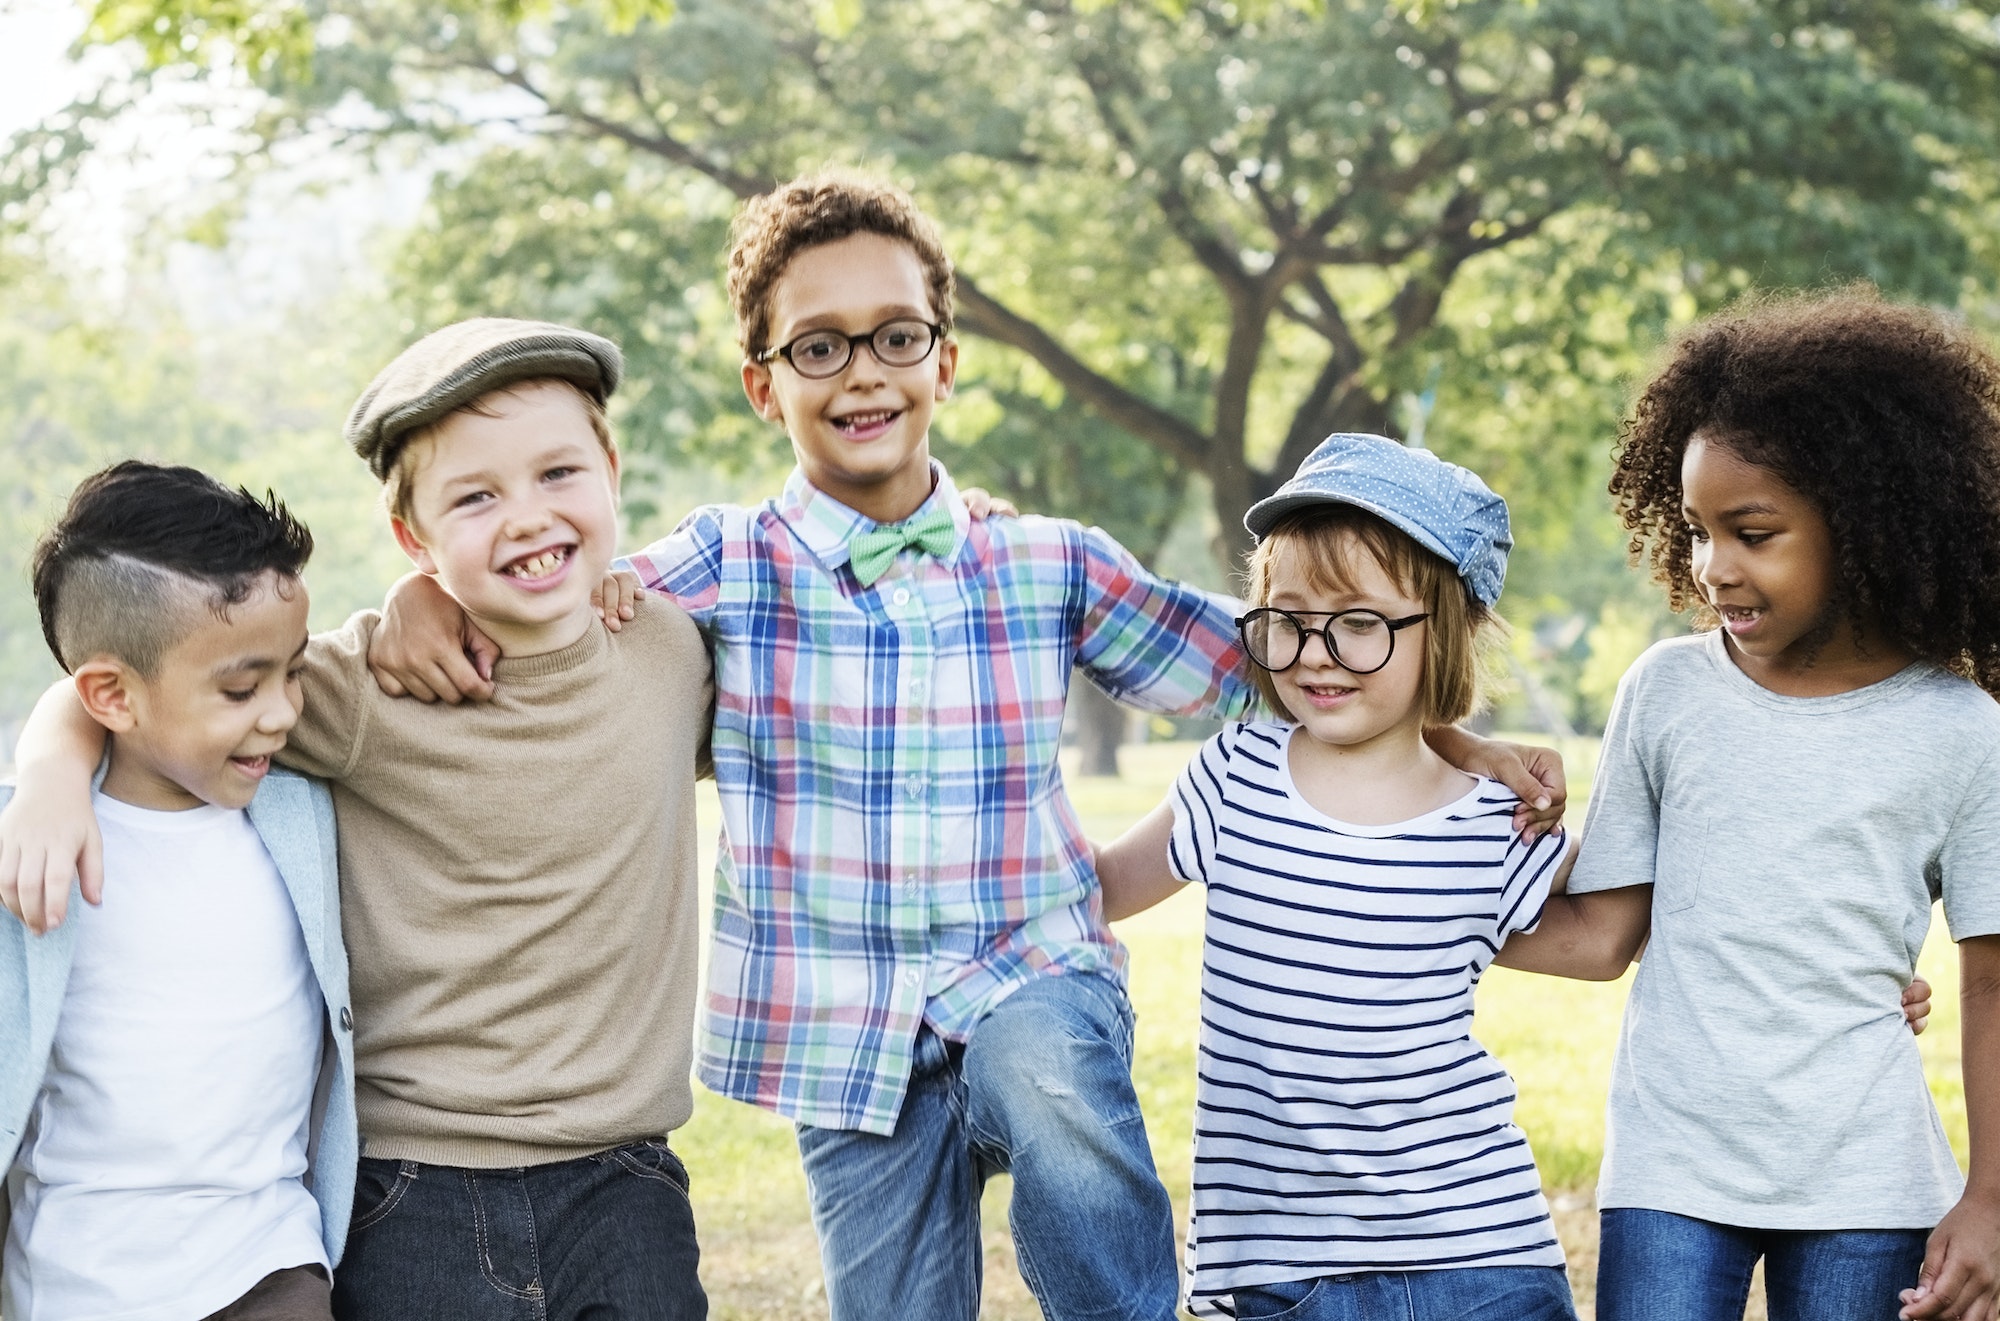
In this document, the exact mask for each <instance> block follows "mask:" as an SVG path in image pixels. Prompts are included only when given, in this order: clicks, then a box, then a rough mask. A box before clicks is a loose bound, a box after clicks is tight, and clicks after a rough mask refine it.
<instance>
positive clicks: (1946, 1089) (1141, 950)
mask: <svg viewBox="0 0 2000 1321" xmlns="http://www.w3.org/2000/svg"><path fill="white" fill-rule="evenodd" d="M1193 750H1194V745H1193V744H1189V743H1165V744H1151V745H1141V746H1137V747H1130V748H1127V749H1125V750H1124V753H1123V770H1124V774H1123V776H1122V777H1121V778H1119V779H1116V780H1108V779H1081V778H1077V779H1072V781H1071V783H1070V791H1071V796H1072V798H1073V799H1074V801H1075V803H1076V806H1077V809H1078V811H1079V813H1080V814H1081V816H1082V818H1083V822H1084V827H1085V829H1086V830H1088V831H1089V832H1090V833H1091V835H1092V836H1093V837H1094V838H1097V839H1109V838H1111V837H1113V836H1115V835H1116V834H1118V833H1119V832H1120V831H1121V830H1123V829H1124V828H1125V826H1127V825H1128V824H1130V823H1131V822H1132V821H1134V820H1136V819H1137V818H1138V817H1139V816H1141V815H1143V814H1144V813H1145V812H1147V811H1149V810H1151V808H1153V807H1154V806H1155V805H1156V804H1157V803H1158V802H1159V801H1160V799H1161V798H1162V797H1163V796H1164V794H1165V793H1166V791H1167V788H1168V787H1169V786H1170V785H1171V784H1172V782H1173V778H1174V776H1175V775H1176V774H1177V773H1178V772H1179V770H1180V768H1181V767H1182V766H1183V765H1184V764H1185V763H1186V761H1187V759H1188V757H1189V755H1190V754H1191V753H1192V752H1193ZM1563 752H1564V756H1565V758H1566V760H1567V764H1568V767H1569V771H1570V776H1571V778H1572V781H1573V782H1574V785H1575V788H1576V792H1575V793H1574V796H1573V798H1572V803H1573V807H1572V811H1571V817H1570V819H1571V821H1572V822H1576V821H1580V820H1581V819H1582V807H1583V803H1584V802H1585V801H1586V800H1587V796H1588V785H1589V776H1590V773H1591V772H1592V771H1593V770H1594V769H1595V764H1596V746H1595V744H1594V743H1593V742H1591V741H1589V740H1583V739H1578V740H1574V741H1572V742H1571V743H1569V744H1568V745H1566V746H1565V747H1564V749H1563ZM703 790H704V795H705V796H704V808H703V810H704V813H705V821H706V825H707V829H706V830H705V832H704V833H705V834H707V835H708V836H709V837H711V838H712V837H713V836H714V834H715V829H714V826H715V821H716V816H715V809H714V801H713V795H712V791H711V790H710V788H709V786H707V785H704V786H703ZM706 863H707V859H706V858H704V865H706ZM1942 927H1943V923H1942V922H1934V923H1933V924H1932V933H1931V939H1930V942H1929V944H1927V945H1926V946H1925V949H1924V954H1923V959H1922V961H1921V964H1920V968H1921V970H1922V972H1923V975H1924V976H1925V977H1926V978H1928V979H1929V980H1930V982H1931V984H1932V985H1933V986H1934V987H1935V988H1936V1010H1935V1013H1934V1016H1933V1018H1932V1020H1931V1026H1930V1030H1929V1031H1928V1032H1927V1033H1926V1034H1925V1035H1924V1038H1923V1055H1924V1061H1925V1067H1926V1069H1927V1071H1928V1072H1929V1075H1930V1080H1931V1091H1932V1094H1933V1095H1934V1096H1935V1097H1936V1098H1937V1103H1938V1109H1939V1111H1940V1112H1941V1113H1942V1114H1943V1116H1944V1123H1945V1131H1946V1132H1947V1133H1948V1134H1949V1135H1950V1137H1951V1141H1952V1145H1953V1148H1954V1149H1955V1150H1956V1151H1957V1152H1958V1153H1959V1159H1960V1160H1961V1161H1963V1160H1964V1153H1965V1105H1964V1096H1963V1093H1962V1091H1961V1089H1960V1086H1959V1077H1958V967H1957V961H1956V958H1955V956H1954V952H1953V950H1952V948H1951V945H1950V943H1949V941H1948V940H1947V939H1946V938H1945V936H1944V934H1943V931H1942ZM1118 933H1119V935H1120V936H1121V937H1122V938H1123V939H1124V940H1125V942H1126V943H1127V944H1128V945H1129V946H1130V947H1131V950H1132V1003H1133V1007H1134V1009H1135V1010H1136V1011H1137V1013H1138V1016H1139V1029H1138V1045H1137V1052H1136V1059H1135V1061H1134V1064H1133V1070H1132V1072H1133V1081H1134V1082H1135V1084H1136V1085H1137V1087H1138V1092H1139V1100H1140V1103H1141V1104H1142V1105H1143V1106H1144V1108H1145V1111H1146V1122H1147V1131H1148V1133H1149V1134H1150V1135H1151V1138H1152V1143H1153V1155H1154V1159H1155V1160H1156V1161H1157V1162H1158V1163H1159V1166H1160V1177H1161V1178H1162V1179H1163V1180H1164V1181H1165V1183H1166V1185H1167V1189H1168V1191H1169V1192H1170V1193H1172V1194H1173V1199H1174V1208H1175V1212H1176V1215H1177V1216H1178V1217H1179V1219H1180V1223H1181V1224H1182V1225H1183V1226H1184V1225H1185V1224H1186V1216H1187V1188H1188V1167H1189V1154H1190V1142H1191V1127H1192V1123H1193V1112H1194V1050H1195V1004H1196V998H1197V995H1198V985H1197V978H1198V973H1199V971H1200V967H1201V903H1200V897H1199V896H1198V895H1196V894H1192V893H1183V894H1181V895H1179V896H1176V897H1175V898H1174V899H1171V900H1169V901H1168V902H1167V903H1164V904H1162V905H1160V906H1159V907H1158V908H1156V909H1154V910H1153V911H1151V912H1149V913H1145V914H1142V915H1141V916H1139V917H1137V918H1134V919H1133V920H1132V921H1130V922H1126V923H1122V924H1121V925H1120V926H1119V928H1118ZM1628 981H1629V979H1628ZM1628 981H1620V982H1614V983H1603V984H1597V983H1588V982H1569V981H1563V980H1561V979H1559V978H1551V977H1536V976H1532V975H1530V974H1526V973H1517V972H1511V971H1509V970H1507V969H1504V968H1496V969H1494V970H1493V971H1492V972H1491V973H1489V974H1488V976H1487V977H1486V979H1485V980H1484V981H1483V982H1482V984H1481V986H1480V989H1479V994H1478V1003H1479V1012H1478V1016H1477V1019H1476V1022H1475V1026H1474V1031H1475V1033H1476V1034H1477V1035H1478V1037H1479V1039H1480V1040H1481V1041H1482V1042H1483V1043H1485V1045H1486V1046H1487V1047H1488V1049H1490V1050H1491V1051H1492V1052H1493V1053H1494V1054H1495V1055H1496V1056H1498V1057H1499V1059H1500V1060H1501V1062H1502V1063H1504V1064H1505V1065H1506V1066H1507V1067H1508V1069H1509V1070H1511V1071H1512V1072H1513V1075H1514V1077H1515V1080H1516V1081H1517V1083H1518V1084H1519V1086H1520V1103H1519V1106H1518V1108H1517V1110H1516V1117H1517V1119H1518V1120H1519V1122H1520V1124H1521V1127H1522V1128H1523V1129H1524V1130H1525V1131H1526V1132H1527V1135H1528V1140H1529V1141H1530V1142H1531V1143H1532V1144H1533V1146H1534V1149H1535V1155H1536V1158H1537V1159H1538V1161H1539V1162H1540V1164H1541V1169H1542V1176H1543V1180H1544V1182H1545V1183H1546V1185H1547V1186H1548V1188H1549V1191H1550V1194H1551V1199H1552V1201H1553V1203H1554V1205H1555V1206H1556V1209H1557V1223H1558V1228H1559V1230H1561V1232H1562V1234H1563V1238H1564V1241H1565V1244H1566V1245H1567V1247H1568V1248H1569V1253H1570V1270H1571V1276H1572V1279H1573V1280H1575V1281H1576V1283H1577V1286H1578V1298H1579V1301H1580V1303H1581V1304H1582V1312H1583V1315H1584V1317H1585V1318H1586V1321H1587V1318H1589V1316H1590V1315H1591V1310H1590V1308H1589V1297H1590V1277H1591V1271H1592V1269H1593V1263H1594V1260H1595V1256H1596V1242H1595V1238H1596V1218H1595V1215H1594V1213H1593V1212H1592V1211H1591V1207H1590V1196H1589V1195H1590V1188H1591V1185H1592V1184H1593V1183H1594V1182H1595V1180H1596V1177H1597V1166H1598V1161H1599V1158H1600V1156H1601V1153H1602V1150H1603V1142H1604V1092H1605V1084H1606V1080H1607V1078H1608V1077H1609V1075H1610V1069H1611V1054H1612V1048H1613V1046H1614V1045H1615V1044H1616V1042H1617V1038H1618V1022H1619V1016H1620V1014H1621V1013H1622V1012H1623V1009H1624V1004H1625V991H1626V986H1627V985H1628ZM1743 1012H1744V1013H1745V1014H1746V1015H1754V1014H1755V1013H1756V1012H1757V1006H1755V1005H1745V1006H1743ZM674 1145H675V1147H676V1148H677V1149H678V1150H679V1151H680V1152H681V1154H682V1155H683V1156H684V1157H685V1158H686V1160H687V1163H688V1165H689V1167H690V1169H691V1171H692V1173H693V1176H694V1202H695V1211H696V1214H697V1216H698V1217H699V1219H700V1233H701V1239H702V1246H703V1262H702V1277H703V1279H704V1281H705V1282H706V1284H707V1286H708V1290H709V1297H710V1302H711V1308H712V1314H713V1315H714V1316H715V1317H716V1318H717V1321H750V1318H760V1319H765V1318H769V1319H771V1321H792V1319H793V1318H798V1319H800V1321H803V1319H805V1318H824V1317H825V1316H826V1304H825V1299H824V1295H823V1291H822V1288H821V1285H820V1275H819V1260H818V1253H817V1248H816V1245H815V1242H814V1239H813V1234H812V1225H811V1219H810V1216H809V1213H808V1211H807V1204H806V1192H805V1177H804V1175H803V1174H802V1173H801V1171H800V1169H799V1161H798V1155H797V1151H796V1149H795V1148H794V1147H793V1145H792V1129H791V1126H790V1125H789V1124H788V1123H786V1122H784V1121H783V1120H780V1119H778V1118H776V1117H774V1116H772V1115H769V1114H766V1113H764V1112H762V1111H758V1110H755V1109H753V1108H751V1107H749V1106H746V1105H740V1104H737V1103H735V1102H732V1101H725V1100H722V1099H721V1098H719V1097H716V1096H713V1095H710V1094H708V1093H707V1092H704V1091H702V1090H701V1089H700V1088H699V1087H697V1088H696V1098H695V1114H694V1119H693V1121H692V1122H691V1123H689V1124H688V1126H687V1127H686V1128H685V1129H683V1130H681V1131H680V1132H679V1133H677V1134H676V1135H675V1137H674ZM1007 1190H1008V1185H1007V1181H1006V1180H1005V1179H996V1180H995V1181H994V1183H993V1185H992V1186H991V1187H989V1188H988V1190H987V1197H986V1204H985V1225H986V1286H987V1287H986V1296H985V1303H984V1306H983V1307H982V1309H981V1313H980V1314H981V1316H982V1318H988V1319H990V1321H1033V1319H1034V1318H1036V1317H1038V1316H1039V1315H1040V1313H1039V1312H1038V1311H1037V1309H1036V1308H1035V1305H1034V1302H1033V1300H1032V1299H1031V1298H1030V1297H1029V1295H1028V1292H1027V1290H1026V1289H1025V1288H1024V1287H1023V1286H1022V1284H1021V1281H1020V1278H1019V1276H1018V1274H1016V1272H1015V1270H1014V1265H1013V1255H1012V1248H1011V1245H1010V1242H1009V1240H1008V1237H1007V1229H1006V1200H1005V1199H1006V1194H1007ZM1761 1315H1762V1311H1761V1307H1760V1306H1753V1310H1752V1312H1751V1316H1752V1317H1753V1318H1756V1317H1760V1316H1761Z"/></svg>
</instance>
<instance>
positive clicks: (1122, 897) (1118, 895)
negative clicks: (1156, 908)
mask: <svg viewBox="0 0 2000 1321" xmlns="http://www.w3.org/2000/svg"><path fill="white" fill-rule="evenodd" d="M1173 833H1174V805H1173V804H1172V803H1170V802H1169V803H1161V804H1160V805H1159V806H1158V807H1156V808H1154V809H1153V810H1152V811H1151V812H1150V813H1148V814H1147V816H1146V817H1145V818H1144V819H1143V820H1141V821H1140V822H1139V823H1138V824H1137V825H1135V826H1133V827H1132V828H1131V829H1130V830H1128V831H1126V832H1125V833H1124V834H1122V835H1120V836H1119V837H1118V838H1117V839H1116V840H1113V841H1112V842H1111V843H1109V844H1106V845H1105V846H1104V847H1102V848H1100V849H1098V850H1097V879H1098V883H1099V884H1100V885H1102V886H1103V887H1104V917H1105V920H1106V921H1108V922H1118V921H1122V920H1123V919H1125V918H1128V917H1131V916H1132V915H1133V914H1134V913H1143V912H1145V911H1146V910H1147V909H1148V908H1151V907H1152V906H1153V905H1154V904H1157V903H1159V902H1160V901H1161V900H1162V899H1165V898H1167V897H1168V896H1169V895H1172V894H1174V893H1176V892H1177V891H1179V889H1180V888H1181V886H1182V885H1183V884H1185V882H1183V881H1182V880H1181V878H1180V877H1178V876H1176V875H1174V872H1173V867H1172V866H1171V865H1170V863H1169V861H1168V856H1169V855H1168V850H1167V844H1168V840H1169V839H1171V838H1172V836H1173Z"/></svg>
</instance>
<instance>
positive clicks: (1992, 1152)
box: [1958, 936, 2000, 1206]
mask: <svg viewBox="0 0 2000 1321" xmlns="http://www.w3.org/2000/svg"><path fill="white" fill-rule="evenodd" d="M1958 957H1959V969H1960V972H1959V991H1958V994H1959V1049H1960V1055H1961V1061H1962V1062H1961V1064H1960V1068H1961V1071H1962V1073H1963V1077H1964V1083H1965V1132H1966V1139H1967V1145H1968V1146H1969V1147H1970V1160H1969V1161H1968V1167H1969V1168H1968V1170H1967V1172H1966V1180H1965V1184H1966V1189H1965V1190H1966V1195H1967V1196H1968V1197H1970V1196H1972V1195H1974V1194H1975V1193H1977V1194H1979V1195H1980V1196H1982V1197H1984V1198H1985V1199H1986V1200H1988V1201H1990V1202H1992V1203H1993V1204H1994V1205H1996V1206H2000V1150H1996V1144H2000V936H1974V937H1972V938H1971V939H1969V940H1963V941H1960V942H1959V946H1958Z"/></svg>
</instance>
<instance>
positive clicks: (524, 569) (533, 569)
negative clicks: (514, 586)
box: [507, 550, 563, 578]
mask: <svg viewBox="0 0 2000 1321" xmlns="http://www.w3.org/2000/svg"><path fill="white" fill-rule="evenodd" d="M562 562H563V552H561V551H559V550H545V551H543V552H542V553H541V554H539V555H537V556H535V558H533V559H532V560H522V561H521V562H520V563H518V564H510V565H508V566H507V572H508V573H509V574H511V575H513V576H514V577H516V578H540V577H543V576H544V575H546V574H551V573H554V572H555V571H556V570H557V569H558V568H560V567H561V565H562Z"/></svg>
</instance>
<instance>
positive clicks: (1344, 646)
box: [1243, 608, 1396, 674]
mask: <svg viewBox="0 0 2000 1321" xmlns="http://www.w3.org/2000/svg"><path fill="white" fill-rule="evenodd" d="M1314 634H1318V635H1319V637H1320V639H1321V641H1323V642H1324V643H1325V644H1326V648H1327V650H1328V651H1330V652H1332V653H1333V658H1334V660H1336V661H1338V662H1339V663H1340V666H1341V668H1343V669H1345V670H1348V671H1351V672H1352V673H1354V674H1373V673H1374V672H1375V671H1376V670H1379V669H1381V668H1382V667H1383V666H1384V665H1387V664H1388V663H1389V656H1390V654H1391V653H1392V652H1394V651H1395V649H1396V633H1395V630H1394V629H1391V628H1390V627H1389V621H1388V620H1387V619H1386V618H1384V617H1383V616H1381V615H1378V614H1376V613H1375V612H1374V611H1373V610H1343V611H1341V612H1340V613H1339V614H1337V615H1332V616H1329V617H1328V618H1327V620H1326V622H1325V623H1323V624H1319V625H1317V626H1315V625H1311V624H1308V623H1306V622H1305V621H1304V620H1302V619H1300V618H1299V617H1298V616H1296V615H1293V614H1290V613H1288V612H1286V611H1283V610H1272V609H1268V608H1267V609H1263V610H1252V611H1251V612H1250V613H1249V614H1248V615H1246V616H1244V619H1243V646H1244V648H1245V650H1247V651H1248V652H1249V653H1250V659H1251V660H1253V661H1255V662H1257V664H1259V665H1261V666H1263V667H1264V668H1265V669H1267V670H1289V669H1290V668H1291V667H1292V666H1294V665H1296V664H1298V660H1299V656H1300V654H1301V653H1303V652H1304V651H1305V646H1306V639H1307V638H1308V637H1311V636H1313V635H1314Z"/></svg>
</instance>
